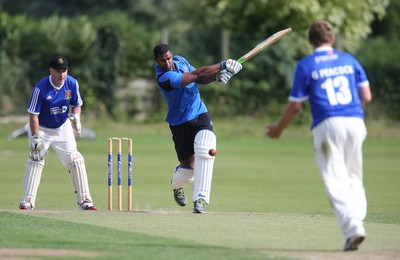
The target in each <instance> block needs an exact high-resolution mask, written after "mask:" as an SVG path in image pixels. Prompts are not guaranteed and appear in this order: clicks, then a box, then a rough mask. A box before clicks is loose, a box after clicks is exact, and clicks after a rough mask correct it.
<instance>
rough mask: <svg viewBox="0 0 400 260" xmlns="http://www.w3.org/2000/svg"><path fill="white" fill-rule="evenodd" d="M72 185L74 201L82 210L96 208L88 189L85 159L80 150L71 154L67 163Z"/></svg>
mask: <svg viewBox="0 0 400 260" xmlns="http://www.w3.org/2000/svg"><path fill="white" fill-rule="evenodd" d="M68 170H69V175H70V178H71V182H72V185H73V186H74V188H75V193H76V201H77V204H78V205H79V207H80V208H81V209H82V210H96V207H95V206H94V205H93V202H92V201H93V200H92V197H91V195H90V191H89V182H88V178H87V173H86V167H85V161H84V159H83V156H82V155H81V153H80V152H78V151H76V152H75V153H74V154H73V159H72V162H71V163H70V164H69V165H68Z"/></svg>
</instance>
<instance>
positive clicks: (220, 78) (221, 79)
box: [215, 70, 233, 84]
mask: <svg viewBox="0 0 400 260" xmlns="http://www.w3.org/2000/svg"><path fill="white" fill-rule="evenodd" d="M232 76H233V74H232V73H231V72H228V71H227V70H221V72H220V73H218V74H217V76H216V79H215V80H216V81H217V82H218V83H222V84H226V83H228V81H229V80H230V78H231V77H232Z"/></svg>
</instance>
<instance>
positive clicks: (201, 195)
mask: <svg viewBox="0 0 400 260" xmlns="http://www.w3.org/2000/svg"><path fill="white" fill-rule="evenodd" d="M197 197H199V198H205V197H206V195H203V194H201V193H200V194H199V195H197Z"/></svg>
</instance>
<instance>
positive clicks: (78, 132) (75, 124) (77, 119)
mask: <svg viewBox="0 0 400 260" xmlns="http://www.w3.org/2000/svg"><path fill="white" fill-rule="evenodd" d="M69 120H71V123H72V128H74V132H75V137H76V138H81V137H82V126H81V116H80V115H78V114H71V115H70V116H69Z"/></svg>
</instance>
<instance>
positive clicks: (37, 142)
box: [29, 135, 47, 161]
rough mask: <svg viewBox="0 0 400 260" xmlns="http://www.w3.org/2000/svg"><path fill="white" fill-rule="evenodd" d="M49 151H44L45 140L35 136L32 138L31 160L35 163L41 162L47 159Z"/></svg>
mask: <svg viewBox="0 0 400 260" xmlns="http://www.w3.org/2000/svg"><path fill="white" fill-rule="evenodd" d="M46 154H47V151H46V150H45V149H44V143H43V140H42V139H41V138H40V137H39V136H37V135H34V136H32V137H31V146H30V147H29V158H31V159H32V160H34V161H41V160H43V159H44V157H46Z"/></svg>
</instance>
